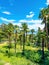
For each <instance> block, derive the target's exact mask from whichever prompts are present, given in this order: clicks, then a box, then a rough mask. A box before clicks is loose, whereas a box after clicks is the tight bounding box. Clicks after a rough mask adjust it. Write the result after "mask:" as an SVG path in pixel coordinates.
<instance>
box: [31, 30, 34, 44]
mask: <svg viewBox="0 0 49 65" xmlns="http://www.w3.org/2000/svg"><path fill="white" fill-rule="evenodd" d="M31 33H32V34H31V41H32V43H33V33H34V29H31Z"/></svg>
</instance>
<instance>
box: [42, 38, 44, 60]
mask: <svg viewBox="0 0 49 65" xmlns="http://www.w3.org/2000/svg"><path fill="white" fill-rule="evenodd" d="M42 59H43V60H44V38H42Z"/></svg>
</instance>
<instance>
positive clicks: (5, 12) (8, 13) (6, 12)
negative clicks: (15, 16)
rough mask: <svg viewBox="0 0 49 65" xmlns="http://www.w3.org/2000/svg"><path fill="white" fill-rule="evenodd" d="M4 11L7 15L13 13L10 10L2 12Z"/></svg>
mask: <svg viewBox="0 0 49 65" xmlns="http://www.w3.org/2000/svg"><path fill="white" fill-rule="evenodd" d="M2 13H4V14H7V15H10V14H11V13H10V12H8V11H4V12H2Z"/></svg>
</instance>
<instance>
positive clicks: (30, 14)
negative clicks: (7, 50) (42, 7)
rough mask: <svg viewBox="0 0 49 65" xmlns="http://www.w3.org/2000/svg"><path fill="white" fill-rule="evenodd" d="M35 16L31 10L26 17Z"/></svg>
mask: <svg viewBox="0 0 49 65" xmlns="http://www.w3.org/2000/svg"><path fill="white" fill-rule="evenodd" d="M33 16H34V13H33V12H32V11H31V12H29V15H26V18H32V17H33Z"/></svg>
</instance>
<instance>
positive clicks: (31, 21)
mask: <svg viewBox="0 0 49 65" xmlns="http://www.w3.org/2000/svg"><path fill="white" fill-rule="evenodd" d="M19 22H21V23H23V22H25V23H33V24H37V23H41V22H42V20H33V19H32V20H26V19H24V20H19Z"/></svg>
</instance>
